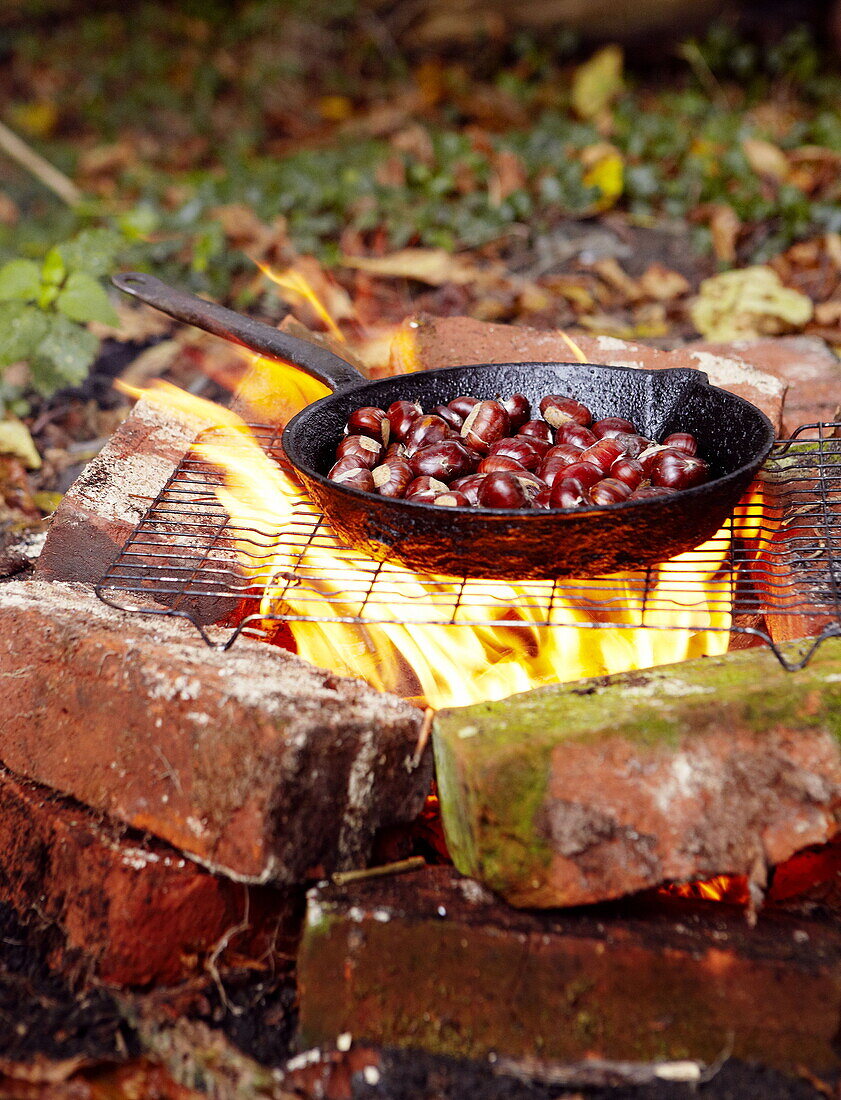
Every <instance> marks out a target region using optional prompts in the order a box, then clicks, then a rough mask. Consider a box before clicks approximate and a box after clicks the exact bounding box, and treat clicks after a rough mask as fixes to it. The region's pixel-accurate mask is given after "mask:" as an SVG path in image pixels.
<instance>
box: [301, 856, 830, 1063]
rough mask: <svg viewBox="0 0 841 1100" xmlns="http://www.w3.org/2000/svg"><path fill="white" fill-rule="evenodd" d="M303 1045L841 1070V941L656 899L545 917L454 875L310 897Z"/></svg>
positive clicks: (407, 878) (799, 924)
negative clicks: (840, 1047) (727, 1058)
mask: <svg viewBox="0 0 841 1100" xmlns="http://www.w3.org/2000/svg"><path fill="white" fill-rule="evenodd" d="M298 974H299V989H300V1027H301V1033H302V1034H301V1042H302V1045H303V1046H304V1048H305V1049H306V1048H307V1047H316V1046H319V1047H321V1046H328V1047H329V1046H333V1045H335V1043H336V1040H337V1038H338V1036H340V1035H343V1036H345V1037H346V1038H347V1036H351V1037H352V1039H353V1041H354V1043H358V1044H361V1045H363V1046H364V1044H366V1043H370V1044H373V1045H376V1046H384V1047H387V1048H394V1047H408V1048H414V1049H422V1050H426V1051H430V1052H432V1053H435V1054H439V1055H450V1056H455V1057H469V1058H477V1059H478V1058H483V1059H485V1058H487V1057H488V1056H489V1055H492V1057H493V1064H494V1065H495V1066H496V1067H497V1068H499V1069H502V1070H504V1068H505V1065H506V1064H507V1063H509V1062H515V1063H519V1064H520V1065H521V1066H527V1065H529V1064H535V1068H537V1067H539V1066H541V1065H544V1066H545V1065H547V1064H548V1066H549V1068H550V1069H551V1068H552V1066H553V1065H554V1066H558V1065H559V1064H560V1067H565V1068H566V1071H567V1074H568V1076H569V1077H570V1078H571V1079H574V1070H575V1067H576V1066H579V1067H580V1072H581V1077H582V1079H583V1080H586V1076H584V1075H585V1073H586V1067H587V1066H590V1067H593V1066H594V1065H595V1064H597V1063H598V1061H599V1060H604V1061H605V1062H614V1063H615V1062H630V1063H636V1064H639V1063H648V1062H652V1061H656V1062H660V1061H673V1060H676V1061H678V1060H679V1061H682V1060H685V1059H688V1060H692V1061H696V1062H699V1063H701V1064H702V1065H709V1064H710V1063H715V1062H716V1061H717V1060H718V1059H719V1058H720V1057H721V1056H722V1052H726V1055H730V1054H732V1055H733V1056H734V1057H735V1058H741V1059H744V1060H746V1061H757V1062H759V1063H762V1064H764V1065H766V1066H773V1067H776V1068H778V1069H780V1070H784V1071H789V1072H791V1071H793V1070H795V1069H796V1068H797V1067H799V1066H808V1067H809V1069H810V1070H811V1071H812V1072H815V1073H822V1072H825V1071H828V1070H834V1069H837V1067H838V1064H839V1060H838V1053H837V1050H836V1043H835V1035H836V1034H837V1027H838V1016H839V1012H841V935H839V932H838V930H837V929H833V928H830V927H827V926H826V925H825V924H823V923H821V922H819V921H806V920H801V919H796V918H791V917H789V916H786V915H783V914H774V915H771V914H767V915H760V918H759V921H758V924H757V926H756V927H755V928H753V929H751V928H749V927H748V925H747V924H746V922H745V920H744V917H743V916H742V914H741V913H738V912H734V911H733V909H732V908H730V907H727V906H715V905H710V904H706V905H700V906H694V905H692V904H690V903H673V902H665V901H662V902H657V901H655V900H654V899H651V898H647V899H640V900H638V901H637V902H636V903H635V904H633V905H631V904H625V905H624V906H621V907H620V906H618V905H613V906H604V907H600V908H598V909H590V910H579V911H573V912H562V911H555V912H552V913H546V914H542V913H541V914H537V913H528V912H520V911H516V910H512V909H510V908H509V907H508V906H506V905H504V904H500V903H498V902H496V901H495V900H494V899H493V897H492V896H491V895H490V894H489V892H488V891H487V890H485V889H483V888H482V887H481V886H480V885H479V884H478V883H477V882H475V881H474V880H472V879H463V878H461V877H460V876H459V875H458V874H456V873H455V872H454V871H453V870H452V869H451V868H446V867H435V868H427V869H426V870H424V871H421V872H417V873H414V874H411V875H399V876H393V877H392V878H390V879H379V880H369V881H367V882H358V883H355V884H353V885H352V886H348V887H344V888H340V887H335V886H331V887H325V888H319V889H316V890H314V891H313V892H312V893H311V894H310V896H309V909H308V917H307V922H306V926H305V930H304V936H303V941H302V946H301V951H300V954H299V969H298Z"/></svg>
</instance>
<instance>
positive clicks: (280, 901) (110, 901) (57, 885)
mask: <svg viewBox="0 0 841 1100" xmlns="http://www.w3.org/2000/svg"><path fill="white" fill-rule="evenodd" d="M0 897H2V900H4V901H7V902H10V903H11V904H12V905H13V906H14V908H15V909H16V910H17V911H18V913H20V914H21V915H22V916H27V915H37V917H38V918H39V919H40V920H42V921H48V922H49V923H50V924H54V925H55V926H56V927H57V928H58V930H59V932H60V934H61V941H62V943H61V947H60V948H58V949H57V950H56V951H55V952H54V954H53V962H54V963H62V964H63V965H65V966H73V967H75V968H76V969H78V970H81V971H82V972H84V973H85V974H86V975H87V976H91V977H95V978H97V979H98V980H100V981H102V982H106V983H109V984H115V985H121V986H122V985H129V986H143V985H150V984H160V983H174V982H178V981H183V980H185V979H186V978H188V977H190V976H192V975H194V974H195V973H196V972H201V970H202V968H203V966H204V964H205V962H206V960H207V957H208V955H209V954H210V953H211V952H212V951H213V949H214V948H215V947H216V945H217V944H218V943H219V941H220V940H221V939H222V937H223V936H224V935H225V934H226V933H227V932H229V931H230V930H231V929H232V928H234V927H235V926H237V925H239V924H240V923H241V922H243V920H244V917H245V916H246V915H247V917H248V920H247V923H246V927H244V928H243V929H242V930H241V931H240V932H239V933H238V934H237V935H236V936H233V937H231V945H230V946H231V947H234V948H235V949H236V950H237V952H240V953H242V954H251V955H254V956H259V955H262V954H264V953H265V952H266V950H267V948H268V947H269V945H270V944H272V943H273V941H274V943H275V946H276V947H277V948H278V949H279V948H280V947H285V948H286V950H287V951H289V950H290V948H291V947H293V946H294V942H295V938H296V931H297V923H298V915H299V913H300V909H301V906H300V903H301V901H302V898H301V897H300V894H299V893H297V892H285V893H284V892H282V891H280V890H273V889H270V888H268V887H247V886H243V885H241V884H239V883H234V882H231V881H230V880H228V879H225V878H222V877H220V876H217V875H212V874H210V873H209V872H207V871H205V870H203V869H201V868H200V867H198V866H197V865H196V864H195V863H193V862H192V861H191V860H189V859H186V858H185V857H184V856H183V855H181V853H180V852H177V851H175V850H174V849H172V848H170V847H169V846H167V845H165V844H162V843H161V842H160V841H155V840H152V839H144V838H142V837H138V836H136V835H135V836H131V835H128V830H127V829H126V827H125V826H124V825H122V826H120V825H118V824H117V823H115V822H114V821H113V820H108V819H105V818H103V817H102V816H101V815H95V814H92V813H91V812H90V811H88V810H86V809H85V808H84V807H83V806H80V805H79V804H78V803H74V802H72V801H70V800H69V799H67V798H62V797H61V796H60V795H57V794H56V793H55V792H53V791H50V790H48V789H47V788H45V787H42V786H39V785H38V784H35V783H31V782H28V781H26V780H22V779H19V778H18V777H17V776H14V775H12V773H11V772H8V771H6V770H5V769H2V770H0ZM220 956H221V957H220V959H219V965H220V966H224V964H225V956H224V953H223V952H220Z"/></svg>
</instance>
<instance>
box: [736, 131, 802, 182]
mask: <svg viewBox="0 0 841 1100" xmlns="http://www.w3.org/2000/svg"><path fill="white" fill-rule="evenodd" d="M742 151H743V152H744V154H745V156H746V157H747V159H748V164H749V165H750V166H751V168H752V169H753V170H754V172H756V174H757V175H758V176H767V177H768V178H769V179H772V180H776V182H777V183H783V182H784V180H786V179H787V178H788V174H789V170H790V166H789V162H788V157H787V156H786V155H785V153H784V152H783V151H782V149H781V148H780V147H779V146H778V145H774V144H773V143H772V142H770V141H763V140H762V138H745V140H744V141H743V142H742Z"/></svg>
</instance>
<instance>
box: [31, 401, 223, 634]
mask: <svg viewBox="0 0 841 1100" xmlns="http://www.w3.org/2000/svg"><path fill="white" fill-rule="evenodd" d="M205 427H207V425H206V424H205V423H203V422H202V421H200V420H198V419H191V418H187V417H181V416H178V415H176V414H175V413H172V414H170V413H168V412H166V411H164V410H163V409H161V408H160V407H159V406H157V405H155V404H153V403H150V402H149V401H145V400H143V401H139V402H138V403H137V404H136V405H135V407H134V409H133V410H132V412H131V414H130V416H129V417H128V418H127V419H126V420H125V421H124V422H123V423H122V424H121V425H120V427H119V428H118V429H117V430H116V432H114V434H113V435H112V436H111V438H110V440H109V441H108V443H107V444H106V446H105V447H103V449H102V450H101V451H100V453H99V454H98V455H97V456H96V458H94V459H93V461H92V462H90V463H89V464H88V465H87V466H86V467H85V469H84V470H83V472H82V473H81V474H80V475H79V477H78V478H76V480H75V481H74V483H73V484H72V485H71V487H70V489H69V490H68V491H67V492H66V493H65V495H64V497H63V499H62V501H61V504H59V506H58V508H57V509H56V513H55V515H54V516H53V519H52V523H51V525H50V531H49V534H48V535H47V541H46V543H45V544H44V549H43V550H42V551H41V556H40V558H39V559H38V566H37V571H36V575H37V576H38V577H40V578H42V579H44V580H52V581H81V582H83V583H86V584H96V582H97V581H99V580H100V579H101V577H102V576H103V574H104V573H105V572H106V571H107V569H108V567H109V566H110V565H111V563H112V562H113V561H114V559H115V558H116V556H117V554H118V553H119V551H120V550H121V549H122V547H123V545H124V544H125V541H126V539H127V538H128V536H129V534H130V533H131V531H132V530H133V528H134V527H135V525H136V524H137V523H138V522H139V521H140V519H141V518H142V517H143V515H144V513H145V512H146V509H147V508H148V506H149V505H150V504H151V503H152V500H153V499H154V498H155V497H156V496H157V495H158V493H159V492H160V491H161V489H162V488H163V487H164V485H165V484H166V482H167V480H168V479H169V477H170V476H171V474H172V472H173V470H174V469H175V468H176V466H177V465H178V463H179V462H180V461H181V459H182V458H183V456H184V455H185V453H186V452H187V450H188V449H189V447H190V443H191V442H192V440H193V438H194V437H195V435H196V434H197V433H198V432H199V431H200V430H201V429H202V428H205ZM207 621H212V620H207Z"/></svg>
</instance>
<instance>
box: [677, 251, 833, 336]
mask: <svg viewBox="0 0 841 1100" xmlns="http://www.w3.org/2000/svg"><path fill="white" fill-rule="evenodd" d="M812 311H813V307H812V302H811V299H809V298H807V297H806V295H805V294H800V293H799V292H798V291H796V290H791V289H790V288H789V287H787V286H784V285H783V283H782V282H781V280H780V277H779V276H778V275H777V273H776V271H774V270H773V269H772V268H770V267H765V266H763V265H761V264H760V265H755V266H753V267H746V268H743V269H742V270H741V271H727V272H725V273H724V274H723V275H715V276H713V277H712V278H711V279H705V280H704V281H703V282H702V283H701V292H700V294H699V295H698V297H697V298H696V300H695V302H694V303H693V305H692V307H691V309H690V316H691V318H692V323H693V325H694V326H695V328H696V329H697V330H698V332H700V333H701V335H702V336H703V337H704V338H705V339H707V340H711V341H713V342H714V343H723V342H725V341H728V340H744V339H750V338H752V337H755V336H763V335H773V334H775V333H779V332H785V331H788V330H791V329H799V328H802V327H803V326H804V325H805V324H806V323H807V322H808V321H809V320H810V319H811V317H812Z"/></svg>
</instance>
